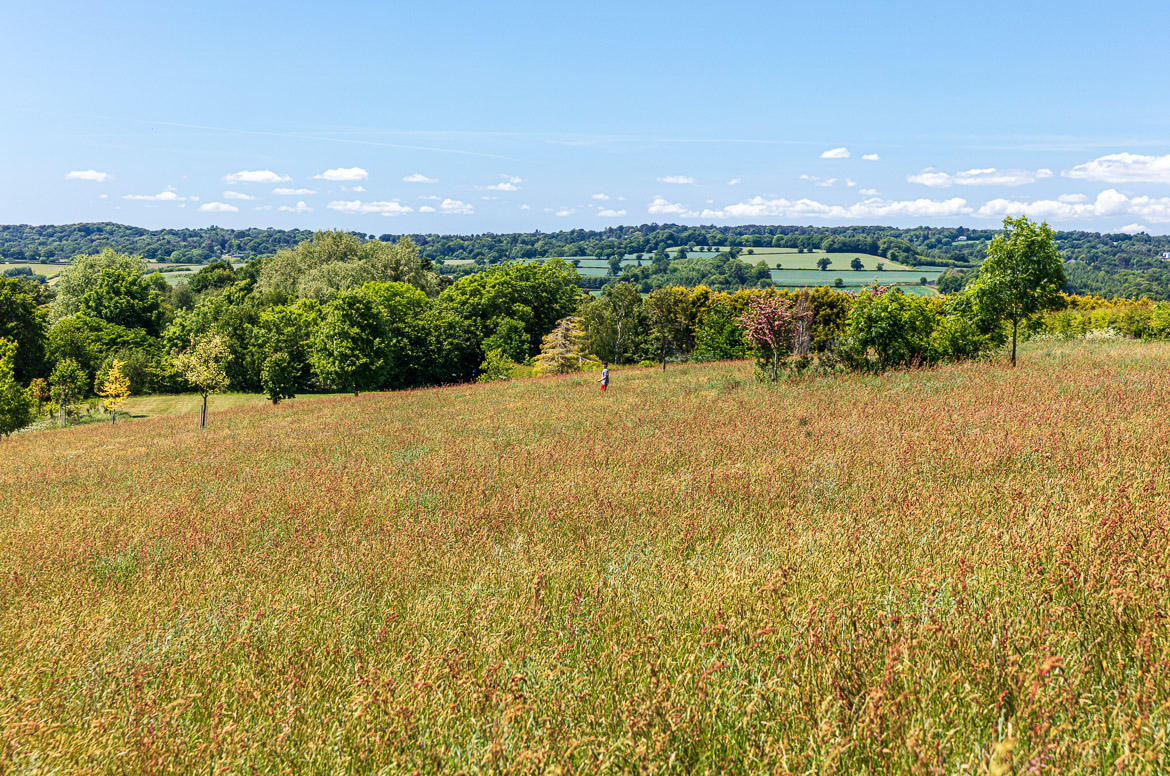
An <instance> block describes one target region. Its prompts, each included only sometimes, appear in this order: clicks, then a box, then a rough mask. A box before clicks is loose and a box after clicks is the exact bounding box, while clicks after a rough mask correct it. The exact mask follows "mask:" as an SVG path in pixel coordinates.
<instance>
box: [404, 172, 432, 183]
mask: <svg viewBox="0 0 1170 776" xmlns="http://www.w3.org/2000/svg"><path fill="white" fill-rule="evenodd" d="M402 180H403V182H405V183H438V182H439V179H438V178H428V177H427V176H425V175H423V174H422V173H421V172H415V173H411V174H410V175H407V176H406V177H405V178H403V179H402Z"/></svg>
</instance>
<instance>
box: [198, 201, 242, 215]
mask: <svg viewBox="0 0 1170 776" xmlns="http://www.w3.org/2000/svg"><path fill="white" fill-rule="evenodd" d="M199 212H200V213H238V212H240V209H239V208H238V207H236V206H235V205H229V204H228V203H226V202H204V203H203V204H202V205H200V206H199Z"/></svg>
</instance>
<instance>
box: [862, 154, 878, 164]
mask: <svg viewBox="0 0 1170 776" xmlns="http://www.w3.org/2000/svg"><path fill="white" fill-rule="evenodd" d="M861 158H862V159H864V160H865V161H867V162H880V161H881V160H882V158H881V157H880V156H878V155H877V154H862V155H861Z"/></svg>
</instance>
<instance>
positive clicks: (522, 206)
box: [520, 205, 532, 210]
mask: <svg viewBox="0 0 1170 776" xmlns="http://www.w3.org/2000/svg"><path fill="white" fill-rule="evenodd" d="M520 209H521V210H532V205H521V206H520Z"/></svg>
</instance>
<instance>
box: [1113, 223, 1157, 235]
mask: <svg viewBox="0 0 1170 776" xmlns="http://www.w3.org/2000/svg"><path fill="white" fill-rule="evenodd" d="M1117 231H1119V232H1121V233H1122V234H1141V233H1142V232H1145V233H1147V234H1148V233H1149V231H1150V230H1149V228H1148V227H1145V226H1142V225H1141V224H1126V225H1125V226H1123V227H1121V228H1120V229H1118V230H1117Z"/></svg>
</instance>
